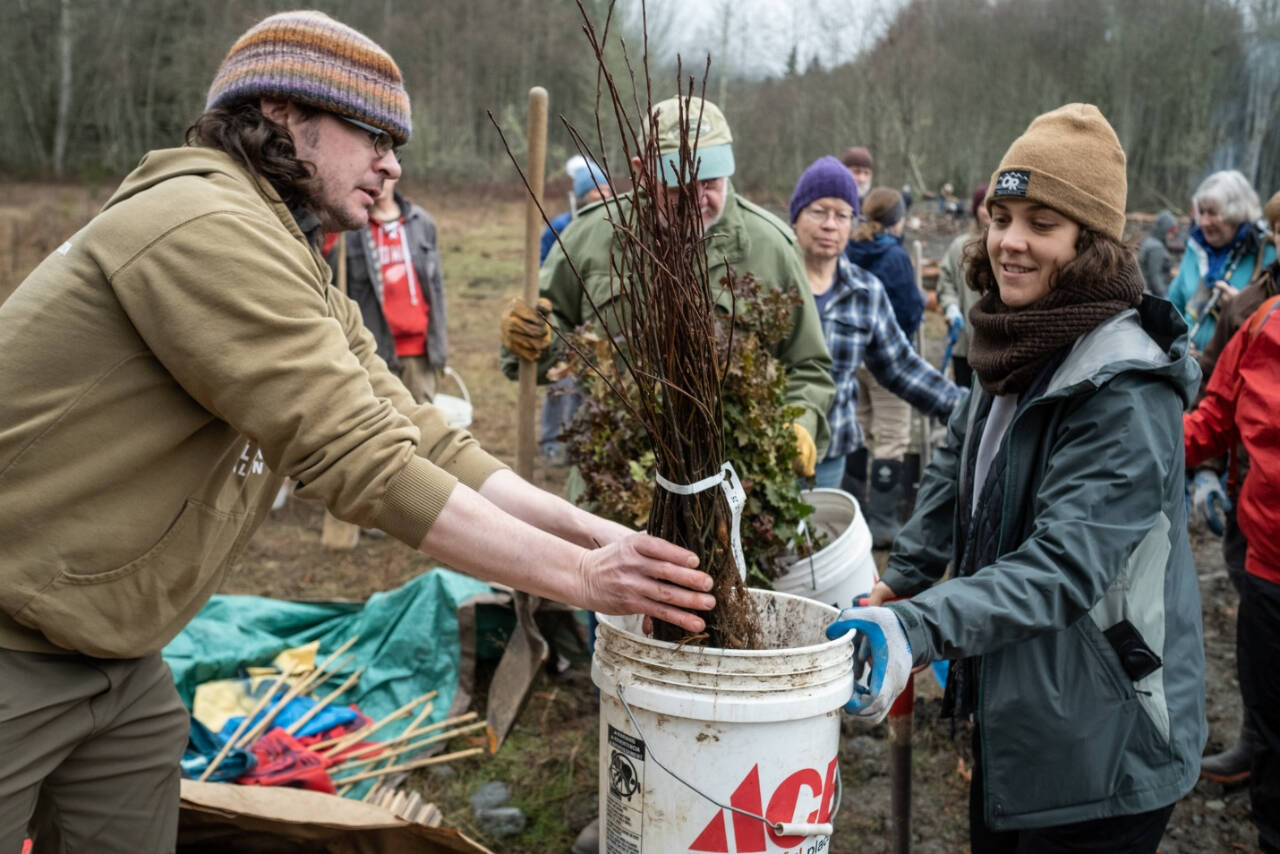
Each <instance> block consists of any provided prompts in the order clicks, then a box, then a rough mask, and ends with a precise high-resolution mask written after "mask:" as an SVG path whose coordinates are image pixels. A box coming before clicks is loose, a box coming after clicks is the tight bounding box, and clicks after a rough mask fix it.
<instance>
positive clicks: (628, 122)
mask: <svg viewBox="0 0 1280 854" xmlns="http://www.w3.org/2000/svg"><path fill="white" fill-rule="evenodd" d="M642 8H643V7H642ZM578 9H579V11H580V13H581V14H582V18H583V21H584V26H583V30H584V32H585V33H586V35H587V39H588V41H589V42H590V45H591V50H592V53H593V55H594V56H595V58H596V62H597V68H598V74H597V87H596V129H595V145H589V144H588V143H587V142H586V141H585V140H584V138H583V137H582V135H581V134H580V133H579V132H578V130H577V129H576V128H574V127H573V126H572V125H571V124H570V123H569V122H567V121H565V120H564V119H563V117H562V118H561V121H562V122H564V124H565V127H566V129H567V130H568V132H569V134H570V136H571V137H572V139H573V141H574V144H575V146H576V147H577V148H578V151H579V152H580V153H581V154H582V155H583V156H585V157H590V158H592V159H595V160H596V161H597V162H599V163H601V164H602V165H603V166H604V171H605V174H606V175H608V176H610V177H609V178H608V180H609V184H610V189H611V190H612V189H615V185H616V182H617V180H616V179H617V176H618V175H620V174H626V175H627V177H628V178H629V179H630V181H631V185H632V190H631V192H629V193H626V194H622V193H617V192H615V193H613V194H612V196H611V198H610V199H608V200H606V201H605V202H603V204H604V205H605V207H606V210H605V217H606V219H607V221H608V222H609V223H610V225H611V226H612V232H613V251H612V253H611V271H610V299H609V300H608V302H607V303H605V304H604V305H597V304H596V303H595V301H594V299H592V298H591V295H590V291H589V290H588V289H587V287H586V283H585V282H584V281H583V279H582V276H581V274H580V273H579V272H578V270H577V268H576V267H575V266H574V264H573V259H572V258H571V257H568V253H566V257H567V258H568V262H569V265H570V268H571V269H572V270H573V274H574V276H575V277H577V280H578V284H579V286H580V287H581V288H582V292H583V293H584V294H587V299H588V302H589V303H590V306H591V310H592V313H593V314H594V316H595V319H596V321H597V322H598V324H599V326H600V328H601V329H603V330H607V331H608V333H607V335H606V337H607V338H608V340H609V345H610V352H611V356H612V360H613V362H614V364H613V365H612V366H601V365H600V364H599V363H598V362H597V361H596V359H595V358H594V357H593V356H592V354H590V353H588V352H586V351H585V350H583V349H581V348H580V347H578V346H577V345H576V344H575V343H574V341H573V340H572V337H571V336H566V335H561V340H562V341H564V342H565V345H566V346H567V347H568V348H569V349H570V350H571V351H573V352H574V354H575V356H576V357H577V359H578V360H579V361H580V363H581V364H583V365H585V366H587V367H588V368H589V369H591V370H593V371H594V372H595V373H596V374H597V375H598V376H599V377H600V378H601V379H602V380H604V381H605V382H607V383H610V385H611V388H612V389H613V393H614V394H615V396H616V398H617V400H618V402H619V403H620V405H622V406H623V407H624V408H625V409H626V410H627V412H628V414H629V415H630V417H632V418H633V419H635V420H636V422H637V423H639V424H641V425H643V428H644V431H645V433H646V434H647V436H648V440H649V442H650V444H651V446H652V450H653V453H654V459H655V467H656V470H657V472H658V474H659V475H660V476H661V477H662V478H663V479H665V481H666V482H667V484H668V485H676V486H684V485H692V484H697V483H699V482H704V481H707V480H708V479H710V478H717V479H719V478H722V477H725V476H727V475H726V473H725V472H723V470H722V466H723V464H724V463H725V462H726V460H725V442H724V430H723V420H724V418H723V416H724V413H723V407H722V402H721V390H722V384H723V381H724V376H725V373H726V370H727V364H726V363H725V362H722V361H721V360H720V358H719V356H718V353H717V346H716V336H715V313H716V301H715V297H714V293H713V290H712V284H713V283H712V282H711V281H710V275H709V272H708V262H707V252H706V244H705V242H704V239H703V224H702V212H701V209H700V206H699V201H698V193H697V180H696V175H697V166H698V148H697V147H698V129H699V125H700V121H701V116H700V115H699V114H696V113H691V111H690V104H691V101H690V100H689V99H690V98H691V97H692V96H693V94H694V92H695V85H694V80H693V79H692V77H691V78H689V80H688V81H687V82H685V81H682V80H681V78H682V77H683V74H682V72H681V71H680V70H679V66H677V80H678V81H681V82H680V84H679V87H678V88H679V92H678V94H679V95H680V99H679V105H680V106H679V116H678V121H679V127H680V130H681V134H680V139H681V143H680V149H679V152H678V154H677V155H672V154H671V153H668V154H667V155H666V158H668V159H670V160H672V161H674V162H675V163H676V165H677V167H678V168H677V172H678V180H677V183H676V185H675V186H674V187H668V186H667V185H666V184H664V183H663V179H662V166H661V158H660V154H659V146H658V136H657V119H656V117H654V111H653V98H652V83H651V80H650V77H649V64H648V43H647V37H646V42H645V46H644V51H643V55H642V74H641V75H640V76H642V78H643V80H642V85H640V84H639V83H638V81H637V76H638V75H637V73H636V70H635V68H634V66H633V65H632V63H631V60H630V57H629V55H628V52H627V49H626V45H625V44H623V46H622V48H623V57H624V61H625V63H626V67H627V72H628V76H629V78H630V82H631V84H632V90H633V92H634V93H635V94H634V95H633V96H632V99H631V103H630V109H628V104H627V102H626V100H625V99H624V97H623V96H622V94H621V93H620V92H619V89H618V86H617V83H616V81H615V79H614V76H613V74H612V73H611V71H610V70H609V68H608V65H607V63H606V61H605V52H604V45H605V42H606V41H607V39H608V31H609V23H610V21H611V20H612V15H613V5H612V4H610V8H609V14H608V17H606V20H605V24H604V31H603V34H602V35H600V34H597V31H596V29H595V27H594V26H593V24H592V23H591V20H590V18H589V17H588V15H587V13H586V10H585V9H584V8H583V6H582V3H581V2H580V0H579V3H578ZM709 69H710V58H708V61H707V69H706V70H709ZM705 88H706V71H704V74H703V79H702V84H701V90H702V91H703V92H705ZM642 100H643V104H642V103H641V101H642ZM602 102H603V103H602ZM695 109H696V107H695ZM602 111H603V112H610V111H611V112H612V117H613V121H614V123H615V125H616V128H617V131H618V137H619V139H620V143H621V151H622V155H623V162H622V164H613V165H611V164H610V163H609V160H608V157H607V155H606V154H605V153H604V152H605V151H606V150H607V147H606V145H605V134H604V130H603V125H602V118H601V115H602ZM665 118H668V119H669V118H670V117H665ZM495 124H496V123H495ZM499 132H500V133H501V129H499ZM504 143H505V138H504ZM596 152H600V153H599V154H597V153H596ZM508 153H510V148H509V147H508ZM633 157H634V158H635V159H636V160H638V164H637V163H635V162H633ZM512 162H516V161H515V157H514V156H513V157H512ZM619 165H620V166H621V167H622V168H618V166H619ZM516 168H517V169H519V165H518V163H517V166H516ZM526 186H527V182H526ZM545 218H546V217H545V211H544V219H545ZM562 248H563V245H562ZM733 281H734V274H733V272H732V271H730V273H729V276H728V281H726V282H724V283H723V284H724V285H725V286H726V287H729V288H730V289H731V290H732V285H733ZM731 349H732V348H723V349H722V352H723V354H724V357H725V358H726V359H727V354H728V353H729V352H730V351H731ZM623 372H625V373H626V374H627V375H628V376H629V377H630V379H631V380H632V383H631V385H632V387H633V392H634V393H632V394H630V395H628V394H627V393H626V390H624V389H623V388H621V387H620V385H619V384H618V383H616V382H615V381H614V380H611V379H610V378H609V377H610V375H611V374H612V376H614V377H615V378H616V377H618V376H619V375H620V374H622V373H623ZM660 483H661V481H660ZM647 530H648V532H649V533H651V534H653V535H655V536H658V537H662V538H664V539H666V540H670V541H671V542H673V543H676V544H678V545H681V546H683V547H685V548H687V549H689V550H690V551H692V552H694V553H695V554H697V555H698V557H699V560H700V561H701V564H700V566H701V568H702V569H704V570H705V571H706V572H708V573H710V575H711V576H712V578H713V579H714V582H715V583H714V587H713V589H712V593H713V594H714V595H715V597H716V607H715V609H714V610H712V611H711V612H710V613H708V614H707V615H706V621H707V631H706V632H705V633H703V634H700V635H697V636H695V637H689V636H687V634H686V633H685V632H684V630H683V629H680V628H678V627H676V626H673V625H670V624H667V623H664V622H661V621H655V623H654V635H655V637H657V638H659V639H662V640H669V641H677V642H692V643H703V644H706V645H708V646H716V647H728V648H739V649H741V648H758V647H759V646H760V633H759V629H758V626H757V617H756V613H755V609H754V606H753V605H752V603H751V601H750V599H749V598H748V596H747V593H746V585H745V584H744V583H743V579H742V577H741V575H740V567H739V565H738V561H737V560H735V554H734V553H735V549H734V547H733V542H734V538H735V536H736V524H735V519H734V513H733V511H732V509H731V507H730V504H729V500H728V498H727V494H726V492H725V491H724V490H722V489H721V488H719V487H718V486H717V487H716V488H709V489H703V490H702V491H698V492H694V493H692V494H680V493H679V492H677V491H673V490H672V489H671V488H670V487H669V486H659V488H657V489H656V490H655V494H654V498H653V504H652V509H651V511H650V513H649V518H648V523H647Z"/></svg>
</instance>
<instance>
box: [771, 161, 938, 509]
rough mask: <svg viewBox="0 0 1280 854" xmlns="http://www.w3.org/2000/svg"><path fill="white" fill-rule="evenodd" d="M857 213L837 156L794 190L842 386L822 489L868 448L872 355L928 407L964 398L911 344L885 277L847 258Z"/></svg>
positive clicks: (903, 393) (885, 376)
mask: <svg viewBox="0 0 1280 854" xmlns="http://www.w3.org/2000/svg"><path fill="white" fill-rule="evenodd" d="M857 213H858V187H857V185H856V184H855V183H854V181H853V177H852V176H851V175H850V174H849V171H848V170H847V169H845V168H844V166H843V165H841V163H840V161H839V160H837V159H836V158H834V157H822V158H819V159H818V160H816V161H814V162H813V164H812V165H811V166H810V167H809V168H808V169H806V170H805V171H804V174H803V175H801V176H800V180H799V181H798V182H797V183H796V188H795V191H794V192H793V193H792V194H791V227H792V228H793V229H795V233H796V241H797V243H798V244H799V247H800V252H801V254H802V256H803V258H804V266H805V271H806V272H807V273H808V275H809V290H810V291H812V293H813V300H814V302H815V303H816V304H817V306H818V315H819V316H820V317H821V318H822V334H823V337H824V338H825V339H826V342H827V349H828V350H830V351H831V377H832V379H833V380H834V381H835V386H836V397H835V401H834V402H833V403H832V404H831V411H830V412H829V413H828V414H827V418H828V420H829V422H830V424H831V444H830V445H829V446H828V448H827V455H826V456H825V457H824V458H823V459H822V460H821V462H819V464H818V466H817V471H816V472H815V479H816V480H817V483H818V486H820V487H839V486H840V482H841V478H842V476H843V474H844V466H845V457H846V456H848V455H850V454H852V453H854V452H855V451H857V450H858V449H859V448H860V447H862V428H861V426H860V425H859V424H858V418H857V406H858V381H857V379H856V378H855V376H854V375H855V374H856V372H857V371H858V368H860V367H861V366H862V364H863V362H864V360H865V362H866V364H867V367H868V368H870V370H871V373H872V374H874V375H875V377H876V379H878V380H879V381H880V382H881V383H882V384H883V385H884V386H885V388H887V389H889V390H890V391H892V392H893V393H894V394H896V395H898V396H899V397H901V398H902V399H903V400H906V401H907V402H908V403H910V404H912V405H913V406H915V407H917V408H919V409H921V410H923V411H924V412H928V413H930V414H933V415H937V416H938V417H940V418H945V417H946V416H947V415H948V414H949V413H950V412H951V407H952V406H953V405H954V404H955V402H956V400H957V399H959V397H960V390H959V389H957V388H956V387H955V386H954V385H952V384H951V382H949V381H948V380H947V379H946V377H944V376H942V374H940V373H938V372H937V371H936V370H935V369H934V368H933V367H932V366H931V365H929V364H928V363H927V362H925V361H924V360H923V359H921V358H920V355H919V354H918V353H916V351H915V350H913V349H912V347H911V345H910V344H909V343H908V342H907V338H906V336H905V335H903V334H902V330H901V329H900V328H899V326H898V322H897V320H895V319H894V316H893V307H892V306H891V305H890V304H889V298H888V296H886V294H885V290H884V287H883V286H882V285H881V284H880V281H879V280H878V279H876V277H875V276H873V275H871V274H870V273H868V272H867V271H865V270H863V269H861V268H860V267H856V266H854V265H853V264H851V263H850V262H849V261H848V260H847V259H846V258H845V257H844V256H843V254H842V253H843V251H844V246H845V243H846V242H847V241H848V239H849V231H850V228H851V227H852V225H853V219H854V217H855V216H856V215H857Z"/></svg>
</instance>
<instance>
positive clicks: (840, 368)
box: [822, 256, 962, 459]
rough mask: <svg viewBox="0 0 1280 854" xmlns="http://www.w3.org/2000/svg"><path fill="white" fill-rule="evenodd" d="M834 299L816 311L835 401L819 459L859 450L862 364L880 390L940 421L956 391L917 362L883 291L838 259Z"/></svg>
mask: <svg viewBox="0 0 1280 854" xmlns="http://www.w3.org/2000/svg"><path fill="white" fill-rule="evenodd" d="M831 287H832V288H834V289H835V293H834V294H833V295H832V297H831V301H830V302H829V303H827V306H826V308H825V309H824V310H823V311H822V335H823V337H824V338H826V340H827V349H828V350H830V351H831V378H832V379H833V380H834V381H835V385H836V397H835V402H834V403H832V404H831V411H830V412H829V413H828V415H827V420H828V421H829V422H830V424H831V445H830V446H829V447H828V448H827V455H826V457H824V459H832V458H833V457H840V456H844V455H845V454H851V453H853V452H854V451H856V450H857V449H858V448H860V447H862V439H863V437H862V427H861V425H859V424H858V417H857V410H858V381H857V379H855V378H854V374H855V373H856V372H857V370H858V368H859V367H860V366H861V365H862V363H863V361H864V360H865V361H866V363H867V367H868V368H870V369H871V373H872V374H873V375H874V376H875V378H876V379H877V380H879V381H880V383H881V385H883V386H884V387H885V388H887V389H889V391H891V392H893V393H894V394H896V395H898V397H900V398H902V399H903V400H905V401H907V403H910V404H911V405H912V406H914V407H915V408H916V409H919V410H921V411H922V412H925V413H927V414H929V415H936V416H938V417H939V418H944V419H945V418H946V417H947V416H948V415H949V414H950V413H951V408H952V407H953V406H955V404H956V401H958V400H959V399H960V396H961V394H962V390H961V389H960V388H958V387H957V386H956V385H955V384H954V383H952V382H951V381H950V380H948V379H947V378H946V377H944V376H943V375H942V374H940V373H938V371H937V369H935V368H934V367H933V366H932V365H930V364H929V363H928V362H926V361H925V360H924V359H922V358H921V357H920V354H919V353H917V352H916V351H915V350H914V349H913V348H912V347H911V343H910V342H909V341H907V337H906V336H905V335H903V334H902V329H901V327H899V326H898V321H897V320H896V319H895V318H894V316H893V306H892V305H890V303H889V297H888V295H887V294H886V293H885V290H884V285H882V284H881V283H880V280H879V279H877V278H876V277H875V276H873V275H871V274H870V273H868V272H867V271H866V270H864V269H862V268H861V267H859V266H857V265H855V264H852V263H850V262H849V260H848V259H846V258H844V257H843V256H841V257H840V259H839V261H838V264H837V267H836V278H835V282H834V283H833V284H832V285H831Z"/></svg>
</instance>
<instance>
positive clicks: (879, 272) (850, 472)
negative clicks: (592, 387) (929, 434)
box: [844, 187, 924, 548]
mask: <svg viewBox="0 0 1280 854" xmlns="http://www.w3.org/2000/svg"><path fill="white" fill-rule="evenodd" d="M906 214H907V207H906V203H905V202H904V201H903V198H902V195H901V194H900V193H899V192H898V191H897V190H891V189H889V188H888V187H876V188H874V189H873V190H871V192H869V193H867V195H866V198H864V199H862V216H863V220H862V221H861V222H859V223H858V224H857V225H855V226H854V228H853V234H852V237H851V238H850V240H849V243H848V245H847V246H846V247H845V253H844V254H845V257H846V258H847V259H848V260H849V261H850V262H852V263H853V264H854V265H856V266H857V267H860V268H862V269H863V270H866V271H867V272H868V273H870V274H871V275H873V276H875V277H876V278H877V279H879V280H880V284H882V285H883V286H884V290H885V293H886V294H888V296H889V303H890V305H892V306H893V315H894V317H895V318H896V319H897V321H898V327H899V328H900V329H901V330H902V333H903V335H905V336H906V339H907V341H913V340H914V339H915V335H916V330H918V329H919V328H920V320H921V318H922V317H923V316H924V297H923V296H922V295H921V293H920V289H919V288H917V287H916V274H915V268H913V267H912V266H911V257H910V256H909V255H907V250H905V249H903V248H902V232H903V229H904V228H905V227H906ZM857 380H858V422H859V423H860V424H861V425H862V432H863V435H864V436H865V437H866V441H865V447H866V448H867V449H868V451H869V452H870V455H871V477H870V480H871V483H870V488H869V489H866V490H864V487H863V484H864V483H865V482H866V480H867V455H868V454H867V452H863V451H861V450H860V451H859V452H857V453H854V454H850V455H849V457H848V463H847V467H846V469H845V472H846V475H847V478H848V483H849V487H850V490H849V491H851V492H852V493H853V494H854V495H855V496H856V497H857V498H858V501H859V502H860V503H861V504H862V505H863V512H864V515H865V516H866V519H867V526H868V527H869V528H870V529H871V539H872V543H873V545H875V547H876V548H886V547H887V546H888V545H889V544H890V543H891V542H893V538H894V537H895V536H896V535H897V533H898V521H899V517H898V506H899V504H900V503H901V502H902V498H903V493H904V490H905V482H904V481H905V477H904V475H903V460H904V458H905V457H906V455H907V448H908V447H909V445H910V443H911V406H910V404H908V403H907V402H906V401H905V400H903V399H902V398H900V397H898V396H896V395H895V394H894V393H893V392H891V391H889V390H888V389H886V388H885V387H884V386H882V385H881V384H880V383H879V382H878V381H877V380H876V378H875V377H874V376H872V374H871V371H870V370H869V368H868V366H865V365H864V366H863V367H861V368H860V369H859V370H858V374H857ZM864 497H865V500H864Z"/></svg>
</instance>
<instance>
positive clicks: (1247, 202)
mask: <svg viewBox="0 0 1280 854" xmlns="http://www.w3.org/2000/svg"><path fill="white" fill-rule="evenodd" d="M1191 203H1192V205H1193V207H1194V208H1195V225H1193V226H1192V227H1191V233H1190V234H1189V235H1188V237H1187V250H1186V252H1185V253H1183V255H1182V261H1181V262H1180V263H1179V264H1178V275H1177V276H1176V277H1174V280H1173V283H1172V284H1171V285H1170V286H1169V302H1171V303H1173V306H1174V308H1176V309H1177V310H1178V311H1179V312H1181V313H1182V316H1183V318H1184V319H1185V320H1186V321H1187V323H1188V325H1190V326H1191V327H1192V328H1193V330H1194V333H1195V334H1194V335H1193V336H1192V339H1191V344H1192V346H1193V347H1194V348H1195V350H1196V352H1197V353H1200V352H1203V351H1204V348H1205V347H1206V346H1208V344H1209V340H1210V339H1211V338H1212V337H1213V328H1214V326H1215V325H1216V324H1217V322H1218V312H1219V311H1220V310H1221V309H1222V308H1223V307H1224V306H1225V304H1226V303H1227V302H1230V301H1231V298H1232V297H1233V296H1235V295H1236V294H1237V293H1239V292H1240V291H1241V290H1242V289H1243V288H1244V286H1245V285H1247V284H1249V280H1250V279H1252V278H1253V274H1254V271H1255V270H1261V269H1262V268H1263V267H1266V266H1267V265H1268V264H1270V263H1271V262H1272V261H1274V260H1276V248H1275V246H1274V245H1272V244H1271V243H1270V242H1269V241H1267V240H1266V237H1265V234H1264V233H1263V231H1262V230H1261V229H1259V228H1258V225H1257V220H1258V219H1259V218H1260V217H1261V216H1262V205H1261V204H1260V203H1259V202H1258V194H1257V193H1256V192H1254V189H1253V187H1252V186H1251V185H1250V184H1249V179H1248V178H1246V177H1244V175H1242V174H1241V173H1239V172H1237V171H1236V170H1234V169H1229V170H1226V171H1223V172H1214V173H1213V174H1212V175H1210V176H1209V177H1208V178H1205V179H1204V181H1202V182H1201V183H1200V186H1199V187H1198V188H1196V192H1195V195H1194V196H1192V198H1191ZM1259 259H1261V263H1259ZM1215 293H1216V294H1218V296H1217V299H1216V300H1215V299H1214V294H1215ZM1197 323H1198V324H1199V325H1198V326H1197Z"/></svg>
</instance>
